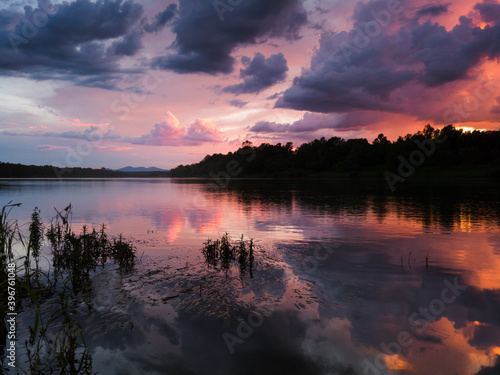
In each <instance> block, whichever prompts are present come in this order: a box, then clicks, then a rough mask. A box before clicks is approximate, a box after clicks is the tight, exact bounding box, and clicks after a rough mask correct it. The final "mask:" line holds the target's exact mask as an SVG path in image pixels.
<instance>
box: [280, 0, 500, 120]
mask: <svg viewBox="0 0 500 375" xmlns="http://www.w3.org/2000/svg"><path fill="white" fill-rule="evenodd" d="M391 3H393V2H390V1H383V0H375V1H371V2H369V3H367V4H360V5H358V6H357V8H356V9H355V11H354V29H353V30H351V31H350V32H349V33H348V32H345V31H344V32H340V33H332V32H330V33H323V34H322V36H321V39H320V45H319V48H318V49H317V51H316V53H315V55H314V56H313V58H312V60H311V66H310V68H309V69H306V70H304V72H303V74H302V76H300V77H296V78H295V80H294V83H293V86H292V87H291V88H289V89H288V90H286V91H285V93H284V95H283V96H282V97H281V98H280V99H279V100H278V101H277V103H276V107H279V108H292V109H297V110H309V111H314V112H323V113H332V112H348V111H353V110H380V111H391V112H401V111H403V109H402V107H401V101H402V100H401V99H403V98H405V97H407V96H411V95H412V93H415V92H420V91H421V88H426V89H427V90H429V88H436V87H443V86H445V85H447V84H449V83H452V82H456V81H463V82H465V81H466V80H469V79H471V78H474V77H473V75H474V72H473V69H474V68H477V67H479V66H480V65H481V64H482V63H483V62H484V61H486V60H488V59H494V58H496V57H498V56H499V55H500V37H499V36H500V23H497V24H495V25H493V26H490V25H486V26H484V27H483V28H479V27H477V25H475V24H474V22H473V20H472V19H471V18H467V17H465V16H461V17H460V18H459V23H458V24H457V25H456V26H455V27H453V28H452V29H450V30H448V29H447V28H445V27H444V26H441V25H439V24H437V23H432V22H430V21H426V22H424V23H419V22H418V21H415V19H410V18H406V17H404V16H403V13H402V11H403V8H402V6H401V7H400V8H399V9H391V7H390V4H391ZM482 5H491V4H482ZM493 5H496V4H493ZM388 9H391V10H392V13H391V12H389V10H388ZM419 99H420V100H425V98H419Z"/></svg>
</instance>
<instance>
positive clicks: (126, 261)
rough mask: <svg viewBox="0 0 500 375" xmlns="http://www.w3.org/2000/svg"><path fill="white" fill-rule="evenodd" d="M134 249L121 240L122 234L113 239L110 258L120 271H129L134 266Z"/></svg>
mask: <svg viewBox="0 0 500 375" xmlns="http://www.w3.org/2000/svg"><path fill="white" fill-rule="evenodd" d="M135 252H136V249H135V247H134V245H132V244H131V243H128V242H125V241H124V240H123V236H122V234H120V235H119V236H118V239H116V238H115V239H113V244H112V245H111V256H112V258H113V260H114V262H115V263H117V264H118V266H119V267H120V268H121V269H122V270H125V269H130V268H131V267H133V266H134V263H135V259H136V255H135Z"/></svg>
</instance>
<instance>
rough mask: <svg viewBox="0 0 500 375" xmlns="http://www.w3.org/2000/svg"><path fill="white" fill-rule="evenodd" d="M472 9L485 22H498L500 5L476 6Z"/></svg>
mask: <svg viewBox="0 0 500 375" xmlns="http://www.w3.org/2000/svg"><path fill="white" fill-rule="evenodd" d="M474 9H476V10H477V11H479V14H480V15H481V18H482V19H483V21H485V22H498V21H499V20H500V4H498V3H483V4H476V6H475V7H474Z"/></svg>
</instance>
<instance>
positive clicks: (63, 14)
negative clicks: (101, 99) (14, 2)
mask: <svg viewBox="0 0 500 375" xmlns="http://www.w3.org/2000/svg"><path fill="white" fill-rule="evenodd" d="M142 13H143V8H142V5H140V4H136V3H134V2H133V1H132V0H127V1H122V0H99V1H96V2H92V1H90V0H77V1H73V2H63V3H61V4H56V5H52V3H51V2H50V1H49V0H38V8H36V9H34V8H32V7H31V6H25V7H24V14H21V13H19V14H12V12H8V11H5V10H2V11H1V13H0V14H1V15H0V73H3V74H15V73H19V72H20V73H27V74H31V75H32V76H33V77H35V78H36V79H46V78H63V79H75V80H76V82H77V84H82V85H85V84H86V82H85V81H84V80H79V79H78V76H95V75H99V74H104V75H102V76H100V77H99V80H100V82H101V85H100V86H105V84H103V82H106V78H111V79H112V78H116V77H113V76H106V74H109V73H117V72H118V71H120V67H119V64H118V62H119V59H120V58H121V57H122V56H131V55H134V54H135V53H137V51H138V50H139V49H140V48H141V47H142V42H141V31H139V30H138V27H135V25H136V24H137V23H138V21H139V19H140V17H141V16H142ZM110 41H111V42H112V43H111V45H109V42H110ZM88 83H89V86H91V87H99V85H98V84H96V83H95V82H94V83H93V82H92V81H90V82H88Z"/></svg>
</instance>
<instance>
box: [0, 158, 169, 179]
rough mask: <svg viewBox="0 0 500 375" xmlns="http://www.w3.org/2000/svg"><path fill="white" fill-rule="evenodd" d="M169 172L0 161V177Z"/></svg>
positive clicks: (155, 174) (158, 174)
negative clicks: (127, 170) (65, 166)
mask: <svg viewBox="0 0 500 375" xmlns="http://www.w3.org/2000/svg"><path fill="white" fill-rule="evenodd" d="M168 176H169V172H166V171H158V172H121V171H112V170H109V169H106V168H101V169H93V168H57V167H53V166H50V165H44V166H36V165H23V164H12V163H2V162H0V178H126V177H145V178H146V177H168Z"/></svg>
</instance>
